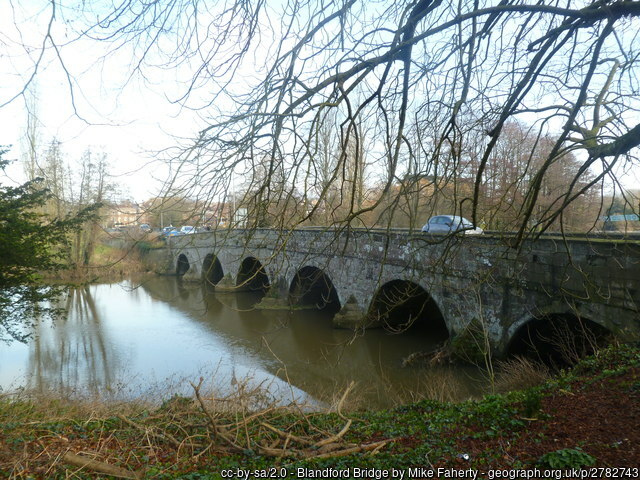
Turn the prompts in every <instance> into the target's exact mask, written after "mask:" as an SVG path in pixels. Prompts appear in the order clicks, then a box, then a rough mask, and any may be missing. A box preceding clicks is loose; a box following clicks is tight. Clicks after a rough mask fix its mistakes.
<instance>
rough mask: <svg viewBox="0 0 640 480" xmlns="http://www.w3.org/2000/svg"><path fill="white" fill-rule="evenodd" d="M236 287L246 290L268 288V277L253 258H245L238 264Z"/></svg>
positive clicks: (260, 264) (258, 262)
mask: <svg viewBox="0 0 640 480" xmlns="http://www.w3.org/2000/svg"><path fill="white" fill-rule="evenodd" d="M236 286H238V287H243V288H245V289H247V290H266V289H267V288H269V276H268V275H267V272H266V270H265V268H264V266H263V265H262V263H260V260H258V259H257V258H255V257H247V258H245V259H244V260H243V261H242V263H241V264H240V268H239V269H238V275H237V277H236Z"/></svg>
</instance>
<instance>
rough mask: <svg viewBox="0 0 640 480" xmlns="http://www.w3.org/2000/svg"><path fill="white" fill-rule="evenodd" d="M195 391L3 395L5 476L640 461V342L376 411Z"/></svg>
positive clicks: (321, 472)
mask: <svg viewBox="0 0 640 480" xmlns="http://www.w3.org/2000/svg"><path fill="white" fill-rule="evenodd" d="M194 389H195V390H194V397H193V398H173V399H171V400H168V401H165V402H164V403H163V405H162V406H161V407H159V408H149V407H145V406H144V405H135V404H123V405H115V406H107V405H93V406H92V405H87V404H84V405H77V404H74V405H70V404H67V403H66V402H64V401H62V400H59V399H48V400H46V401H44V400H42V399H40V400H38V401H34V400H26V399H20V398H15V397H11V396H6V395H5V396H3V397H0V472H1V475H2V476H3V477H4V478H69V477H72V478H95V477H96V475H97V473H99V472H110V473H111V474H112V475H115V476H116V478H164V479H172V478H184V479H208V478H221V476H222V475H223V474H227V473H228V474H229V475H230V476H231V478H237V477H238V476H239V475H238V474H241V473H242V472H243V471H252V472H253V473H255V474H257V475H253V474H252V475H253V476H254V477H257V476H258V475H260V474H262V473H264V474H265V475H268V474H270V473H271V474H272V475H273V476H274V478H281V477H282V476H283V475H284V476H287V477H289V478H303V477H304V478H319V477H321V476H324V477H325V478H326V477H327V476H331V477H335V476H336V475H338V476H339V475H348V476H350V477H352V478H357V477H360V478H376V477H378V478H384V476H385V475H389V477H391V475H392V474H395V475H396V478H400V475H401V474H402V475H404V478H408V476H411V477H412V478H430V475H432V474H433V475H434V478H435V477H438V476H439V477H440V478H447V476H448V475H449V474H451V473H452V472H453V470H449V469H456V471H457V472H458V473H461V472H469V473H465V475H472V474H473V472H476V471H481V472H484V473H485V475H487V476H488V475H489V473H490V470H491V469H525V468H580V467H605V468H609V467H632V468H634V467H637V466H638V465H640V429H638V426H639V425H640V348H639V347H638V346H620V347H611V348H608V349H606V350H603V351H601V352H600V353H599V354H598V355H596V356H594V357H590V358H588V359H585V360H583V361H582V362H581V363H580V364H579V365H578V366H576V367H575V368H574V369H572V370H571V371H568V372H563V373H561V374H560V375H559V376H557V377H555V378H553V379H552V380H550V381H547V382H546V383H545V384H543V385H541V386H537V387H534V388H531V389H528V390H525V391H519V392H511V393H509V394H506V395H489V396H485V397H484V398H483V399H481V400H479V401H467V402H463V403H457V404H455V403H441V402H436V401H422V402H418V403H415V404H411V405H407V406H403V407H399V408H396V409H393V410H387V411H380V412H344V411H343V405H344V404H345V403H346V402H345V399H346V398H347V397H348V392H346V394H345V396H344V397H343V398H342V399H340V401H338V402H337V404H336V405H335V408H334V412H333V413H324V414H318V413H309V412H306V413H305V412H304V411H303V410H300V409H297V408H296V407H295V406H290V407H288V408H283V407H277V408H276V407H267V408H264V409H262V410H260V411H257V412H256V411H249V410H248V409H247V408H244V404H243V400H242V398H241V397H240V398H236V399H226V400H229V401H224V399H214V398H210V397H208V396H206V395H204V394H203V393H201V392H200V391H199V388H198V385H194ZM110 469H111V470H110ZM270 469H273V470H270ZM357 469H366V470H357ZM394 469H395V470H394ZM438 469H441V470H438ZM634 472H635V473H634ZM619 473H623V474H624V473H627V474H628V475H620V478H629V476H631V477H633V476H634V475H635V476H636V477H637V475H638V472H637V470H635V471H633V470H631V471H619ZM595 476H596V478H600V477H603V476H605V474H604V473H603V474H602V475H601V474H598V473H597V472H596V475H595ZM608 476H609V477H610V476H611V475H608ZM458 478H460V477H458ZM467 478H471V477H467Z"/></svg>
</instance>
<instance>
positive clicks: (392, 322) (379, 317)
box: [368, 280, 449, 340]
mask: <svg viewBox="0 0 640 480" xmlns="http://www.w3.org/2000/svg"><path fill="white" fill-rule="evenodd" d="M368 316H369V317H370V322H372V324H378V325H380V326H383V327H384V328H387V329H389V330H391V331H398V332H400V331H404V330H407V329H409V328H412V327H414V326H415V327H421V328H423V329H425V331H426V332H427V334H428V335H429V336H430V337H432V338H433V339H436V340H446V339H447V338H448V337H449V329H448V328H447V324H446V323H445V320H444V316H443V315H442V312H441V311H440V308H439V307H438V305H437V303H436V302H435V300H434V299H433V297H431V295H430V294H429V292H427V291H426V290H425V289H424V288H423V287H422V286H420V285H419V284H417V283H414V282H411V281H409V280H391V281H389V282H387V283H385V284H384V285H382V286H381V287H380V288H379V289H378V290H377V291H376V293H375V294H374V296H373V299H372V300H371V304H370V306H369V312H368Z"/></svg>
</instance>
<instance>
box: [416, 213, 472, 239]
mask: <svg viewBox="0 0 640 480" xmlns="http://www.w3.org/2000/svg"><path fill="white" fill-rule="evenodd" d="M422 231H423V232H427V233H454V232H460V231H464V233H465V234H467V235H474V234H475V235H478V234H481V233H483V230H482V229H481V228H479V227H475V226H474V225H473V223H471V222H470V221H469V220H467V219H466V218H463V217H459V216H457V215H436V216H435V217H431V218H430V219H429V221H428V222H427V223H426V224H425V226H424V227H422Z"/></svg>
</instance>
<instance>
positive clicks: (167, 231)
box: [160, 227, 184, 237]
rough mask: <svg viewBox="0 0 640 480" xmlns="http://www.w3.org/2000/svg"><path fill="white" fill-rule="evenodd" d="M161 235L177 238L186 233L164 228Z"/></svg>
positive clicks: (172, 228) (174, 228)
mask: <svg viewBox="0 0 640 480" xmlns="http://www.w3.org/2000/svg"><path fill="white" fill-rule="evenodd" d="M160 235H161V236H163V237H175V236H176V235H184V233H182V232H181V231H180V230H178V229H177V228H176V227H164V228H163V229H162V231H161V232H160Z"/></svg>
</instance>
